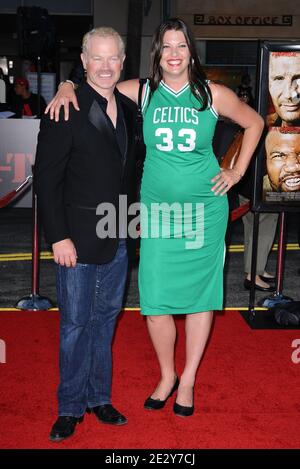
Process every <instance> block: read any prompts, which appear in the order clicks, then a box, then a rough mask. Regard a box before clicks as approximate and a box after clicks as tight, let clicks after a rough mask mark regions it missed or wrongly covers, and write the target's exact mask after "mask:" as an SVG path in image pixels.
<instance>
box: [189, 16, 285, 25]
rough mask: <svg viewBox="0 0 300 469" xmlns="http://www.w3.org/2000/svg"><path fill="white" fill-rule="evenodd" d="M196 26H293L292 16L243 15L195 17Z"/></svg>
mask: <svg viewBox="0 0 300 469" xmlns="http://www.w3.org/2000/svg"><path fill="white" fill-rule="evenodd" d="M194 25H195V26H260V27H261V26H277V27H278V26H293V16H292V15H281V16H242V15H202V14H195V15H194Z"/></svg>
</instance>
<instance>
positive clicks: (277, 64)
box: [267, 51, 300, 127]
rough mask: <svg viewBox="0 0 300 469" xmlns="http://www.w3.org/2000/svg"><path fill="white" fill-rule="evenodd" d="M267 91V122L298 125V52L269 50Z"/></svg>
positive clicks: (299, 90)
mask: <svg viewBox="0 0 300 469" xmlns="http://www.w3.org/2000/svg"><path fill="white" fill-rule="evenodd" d="M269 93H270V98H271V103H270V111H271V112H270V114H269V115H268V116H267V123H268V124H269V125H273V126H279V127H286V126H288V127H291V126H293V127H295V126H296V127H297V126H300V52H292V51H291V52H270V58H269ZM272 111H273V112H272Z"/></svg>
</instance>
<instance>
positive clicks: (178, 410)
mask: <svg viewBox="0 0 300 469" xmlns="http://www.w3.org/2000/svg"><path fill="white" fill-rule="evenodd" d="M194 409H195V408H194V405H192V406H185V405H180V404H178V403H177V402H176V401H175V402H174V405H173V412H174V414H176V415H179V416H180V417H189V416H190V415H193V413H194Z"/></svg>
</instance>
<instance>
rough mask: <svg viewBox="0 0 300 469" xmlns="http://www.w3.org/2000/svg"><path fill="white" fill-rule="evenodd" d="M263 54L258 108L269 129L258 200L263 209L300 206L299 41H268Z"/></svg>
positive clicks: (261, 159)
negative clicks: (279, 43)
mask: <svg viewBox="0 0 300 469" xmlns="http://www.w3.org/2000/svg"><path fill="white" fill-rule="evenodd" d="M263 58H264V60H263V65H262V70H261V77H260V109H258V112H260V114H261V115H262V116H264V117H265V121H266V126H267V132H266V136H265V140H264V142H263V145H262V146H261V152H260V155H259V158H258V166H257V171H258V176H259V177H258V178H257V181H258V184H257V185H258V186H259V187H256V195H255V197H256V202H257V200H258V201H259V202H260V203H259V206H260V208H261V210H262V211H264V210H263V208H268V209H269V210H272V209H274V210H275V211H276V210H289V209H290V208H291V207H292V210H293V209H295V208H296V209H297V207H298V208H299V209H300V44H299V45H298V46H297V45H295V44H293V47H289V44H281V45H280V46H278V47H276V45H273V44H272V45H270V44H267V45H266V46H265V47H264V50H263ZM261 194H262V195H261ZM254 205H256V206H257V203H256V204H254Z"/></svg>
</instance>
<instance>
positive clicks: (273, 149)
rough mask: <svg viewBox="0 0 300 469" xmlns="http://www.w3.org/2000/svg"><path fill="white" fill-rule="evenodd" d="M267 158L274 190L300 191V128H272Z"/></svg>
mask: <svg viewBox="0 0 300 469" xmlns="http://www.w3.org/2000/svg"><path fill="white" fill-rule="evenodd" d="M266 158H267V172H268V177H269V182H270V185H271V188H272V190H273V191H276V192H297V191H300V129H299V132H297V130H296V129H293V130H292V129H290V131H289V130H288V129H283V128H276V127H275V128H272V129H271V130H270V131H269V132H268V135H267V137H266Z"/></svg>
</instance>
